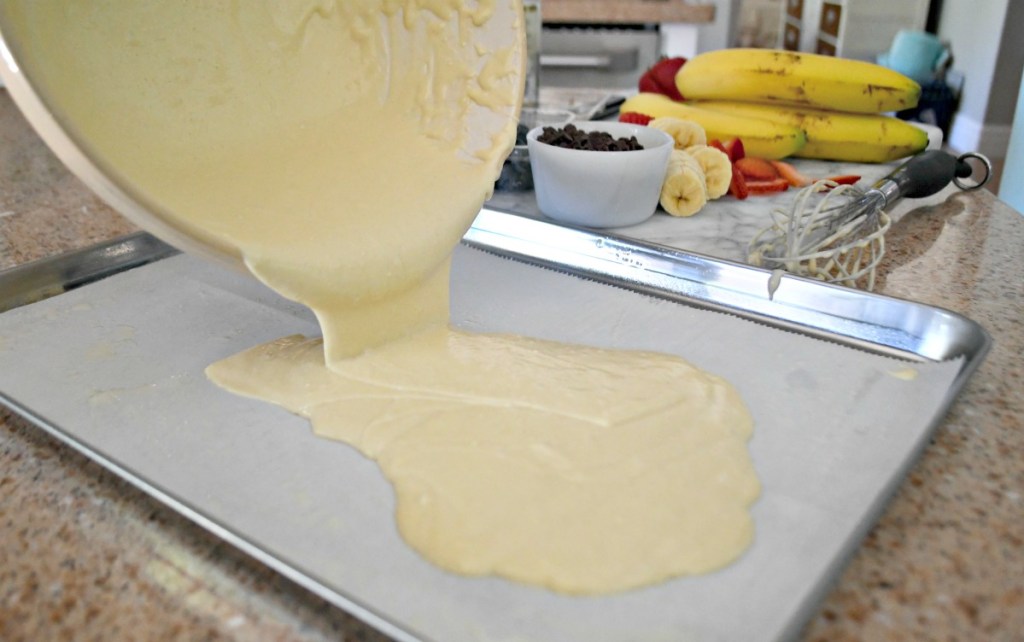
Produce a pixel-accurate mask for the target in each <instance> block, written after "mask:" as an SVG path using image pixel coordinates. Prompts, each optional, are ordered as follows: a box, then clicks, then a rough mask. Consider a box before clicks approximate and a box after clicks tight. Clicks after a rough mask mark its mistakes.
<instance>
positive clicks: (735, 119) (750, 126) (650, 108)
mask: <svg viewBox="0 0 1024 642" xmlns="http://www.w3.org/2000/svg"><path fill="white" fill-rule="evenodd" d="M687 64H689V63H687ZM685 67H686V65H683V68H685ZM619 109H620V112H621V113H623V114H625V113H629V112H636V113H639V114H646V115H648V116H651V117H652V118H660V117H663V116H671V117H673V118H678V119H680V120H689V121H692V122H695V123H697V124H698V125H700V126H701V127H703V128H704V131H705V132H706V135H707V138H708V139H709V140H713V139H718V140H721V141H723V142H724V141H727V140H730V139H732V138H741V139H743V148H744V149H745V150H746V151H747V153H748V154H750V155H751V156H758V157H760V158H768V159H780V158H786V157H787V156H792V155H793V154H794V153H796V151H797V150H799V149H800V148H801V147H803V146H804V143H805V142H806V140H807V138H806V136H805V135H804V132H803V130H802V129H800V128H799V127H793V126H790V125H779V124H778V123H773V122H772V121H770V120H761V119H757V118H749V117H745V116H733V115H731V114H726V113H723V112H719V111H712V110H710V109H703V108H699V107H694V106H692V105H687V104H683V103H680V102H676V101H674V100H672V99H671V98H669V97H667V96H663V95H661V94H651V93H640V94H636V95H635V96H631V97H630V98H628V99H626V101H625V102H624V103H622V106H621V107H620V108H619ZM652 122H653V121H652Z"/></svg>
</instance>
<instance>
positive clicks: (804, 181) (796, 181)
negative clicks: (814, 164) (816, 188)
mask: <svg viewBox="0 0 1024 642" xmlns="http://www.w3.org/2000/svg"><path fill="white" fill-rule="evenodd" d="M771 163H772V167H774V168H775V171H777V172H778V173H779V176H781V177H782V178H784V179H786V180H787V181H789V184H790V185H792V186H793V187H806V186H808V185H810V184H811V183H813V182H814V181H812V180H811V179H809V178H807V177H806V176H804V175H803V174H801V173H800V170H798V169H797V168H795V167H793V166H792V165H790V164H789V163H786V162H784V161H777V160H773V161H771Z"/></svg>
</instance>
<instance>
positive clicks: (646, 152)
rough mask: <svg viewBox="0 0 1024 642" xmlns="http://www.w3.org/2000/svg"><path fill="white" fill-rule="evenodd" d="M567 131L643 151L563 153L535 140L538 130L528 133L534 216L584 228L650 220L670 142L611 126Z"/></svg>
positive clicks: (587, 124) (643, 130) (589, 124)
mask: <svg viewBox="0 0 1024 642" xmlns="http://www.w3.org/2000/svg"><path fill="white" fill-rule="evenodd" d="M573 125H575V126H576V127H577V128H579V129H581V130H583V131H603V132H608V133H609V134H611V135H612V136H614V137H615V138H620V137H624V138H628V137H630V136H636V139H637V141H638V142H639V143H640V144H641V145H643V147H644V148H643V149H639V150H634V151H628V152H597V151H585V150H578V149H565V148H562V147H556V146H554V145H548V144H547V143H542V142H540V141H539V140H537V137H538V136H539V135H540V134H541V132H542V131H543V127H537V128H534V129H532V130H530V133H528V134H527V135H526V144H527V145H528V146H529V148H530V165H531V167H532V168H533V185H534V190H535V191H536V194H537V206H538V207H539V208H540V211H541V212H542V213H544V214H545V215H547V216H550V217H551V218H553V219H556V220H559V221H564V222H566V223H573V224H576V225H585V226H587V227H622V226H625V225H635V224H637V223H640V222H642V221H645V220H647V219H648V218H650V217H651V215H653V214H654V211H655V209H657V207H658V197H659V195H660V194H661V185H662V182H663V181H664V179H665V170H666V168H667V167H668V159H669V155H670V154H671V152H672V145H673V141H672V138H671V137H670V136H669V135H668V134H666V133H665V132H663V131H660V130H657V129H653V128H651V127H643V126H640V125H632V124H629V123H619V122H614V121H609V122H604V121H583V122H576V123H573Z"/></svg>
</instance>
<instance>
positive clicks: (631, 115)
mask: <svg viewBox="0 0 1024 642" xmlns="http://www.w3.org/2000/svg"><path fill="white" fill-rule="evenodd" d="M652 120H654V118H653V117H651V116H648V115H647V114H641V113H640V112H635V111H627V112H622V113H620V114H619V122H620V123H632V124H634V125H646V124H648V123H650V122H651V121H652Z"/></svg>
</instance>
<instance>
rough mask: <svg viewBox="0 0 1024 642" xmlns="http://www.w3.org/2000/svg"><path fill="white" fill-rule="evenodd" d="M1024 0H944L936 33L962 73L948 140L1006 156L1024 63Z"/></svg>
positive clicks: (993, 155) (966, 148)
mask: <svg viewBox="0 0 1024 642" xmlns="http://www.w3.org/2000/svg"><path fill="white" fill-rule="evenodd" d="M1022 23H1024V2H1021V0H945V2H943V5H942V16H941V18H940V20H939V28H938V36H939V38H941V39H942V40H945V41H947V42H949V43H950V48H951V50H952V53H953V69H955V70H957V71H960V72H962V73H963V75H964V84H963V89H962V93H961V98H960V107H959V109H958V110H957V113H956V115H955V116H954V118H953V126H952V128H951V131H950V134H949V139H948V143H949V145H950V146H951V147H953V148H954V149H958V150H960V151H979V152H981V153H983V154H986V155H988V156H990V157H991V158H1003V157H1005V155H1006V148H1007V143H1008V141H1009V137H1010V129H1011V127H1012V122H1013V111H1014V106H1015V105H1016V102H1017V101H1016V96H1017V93H1018V89H1019V87H1020V82H1021V70H1022V68H1024V45H1022V44H1021V42H1020V31H1021V29H1022V28H1024V24H1022Z"/></svg>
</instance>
